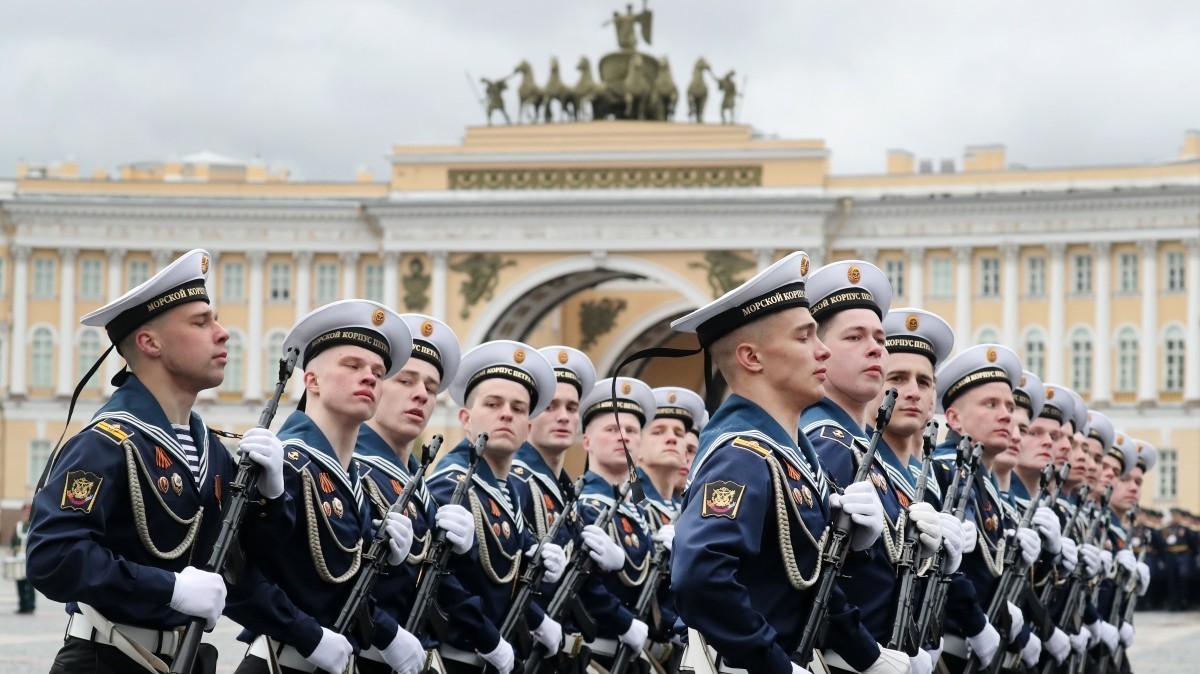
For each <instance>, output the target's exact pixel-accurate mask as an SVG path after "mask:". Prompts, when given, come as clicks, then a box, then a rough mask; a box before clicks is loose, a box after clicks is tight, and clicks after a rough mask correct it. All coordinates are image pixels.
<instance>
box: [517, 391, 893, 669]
mask: <svg viewBox="0 0 1200 674" xmlns="http://www.w3.org/2000/svg"><path fill="white" fill-rule="evenodd" d="M895 405H896V389H894V388H892V389H888V392H887V394H886V395H884V397H883V404H881V405H880V406H879V411H878V412H876V414H875V431H874V432H873V433H872V434H871V440H870V442H869V443H868V444H867V451H866V453H865V454H863V456H862V459H860V460H859V463H858V471H856V472H855V474H854V482H862V481H863V480H865V479H867V476H868V475H870V473H871V465H872V464H874V463H875V450H876V447H878V445H879V438H880V437H882V436H883V429H884V428H887V425H888V422H889V421H891V419H892V409H893V408H894V407H895ZM854 526H855V525H854V522H853V521H852V520H851V519H850V514H849V513H847V512H846V511H845V510H842V511H840V512H839V513H838V514H837V518H836V519H835V520H834V521H833V526H832V529H831V530H830V538H829V542H828V543H826V544H825V549H824V550H823V551H822V552H821V575H820V577H819V578H818V579H817V583H816V592H815V593H814V595H813V603H812V609H810V610H809V613H808V621H807V622H806V623H805V625H804V632H803V633H802V634H801V635H800V645H799V646H798V647H797V648H796V650H795V651H794V652H793V653H792V657H791V659H792V662H795V663H796V664H798V665H800V666H801V667H804V668H806V669H807V668H808V664H809V662H811V661H812V658H813V648H814V646H816V643H817V632H818V631H819V630H822V629H823V628H824V626H825V624H826V622H828V621H827V620H826V618H827V616H828V615H829V598H830V596H831V595H832V594H833V586H834V582H835V581H836V580H837V578H838V576H840V575H841V572H842V565H843V564H844V563H845V562H846V555H847V554H849V552H850V534H851V533H853V531H854ZM526 674H532V673H531V672H526Z"/></svg>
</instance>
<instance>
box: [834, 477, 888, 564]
mask: <svg viewBox="0 0 1200 674" xmlns="http://www.w3.org/2000/svg"><path fill="white" fill-rule="evenodd" d="M829 506H830V507H831V508H839V509H841V510H843V511H845V512H846V513H847V514H849V515H850V519H851V520H852V521H853V522H854V524H856V525H857V526H855V527H854V533H853V534H851V536H850V549H851V550H854V551H856V552H857V551H861V550H866V549H867V548H869V547H871V546H872V545H874V544H875V541H876V540H878V539H879V534H881V533H883V504H882V503H880V502H879V493H878V492H876V491H875V485H873V484H871V481H870V480H863V481H862V482H855V483H853V484H851V485H850V486H849V487H846V491H845V492H844V493H842V494H838V493H833V494H830V495H829Z"/></svg>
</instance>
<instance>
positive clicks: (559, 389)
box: [529, 382, 579, 454]
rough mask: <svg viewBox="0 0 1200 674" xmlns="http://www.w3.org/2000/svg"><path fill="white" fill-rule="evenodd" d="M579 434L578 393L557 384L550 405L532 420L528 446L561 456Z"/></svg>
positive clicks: (572, 387)
mask: <svg viewBox="0 0 1200 674" xmlns="http://www.w3.org/2000/svg"><path fill="white" fill-rule="evenodd" d="M578 432H579V391H577V390H576V389H575V387H574V386H572V385H570V384H566V383H563V382H559V383H558V386H556V387H555V389H554V399H553V400H551V401H550V405H549V406H547V407H546V409H545V410H543V411H542V413H541V414H539V415H537V417H536V418H534V420H533V422H532V425H531V427H530V431H529V444H531V445H533V446H534V447H536V448H538V449H539V450H541V451H543V452H551V453H554V454H561V453H563V452H565V451H567V449H568V448H569V447H570V446H571V445H573V444H575V435H576V434H577V433H578Z"/></svg>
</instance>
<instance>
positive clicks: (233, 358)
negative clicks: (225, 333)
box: [221, 332, 283, 393]
mask: <svg viewBox="0 0 1200 674" xmlns="http://www.w3.org/2000/svg"><path fill="white" fill-rule="evenodd" d="M280 348H281V349H282V348H283V347H280ZM225 351H226V353H227V354H228V355H227V356H226V358H225V381H224V383H223V384H222V385H221V387H222V388H223V389H225V390H226V391H232V392H234V393H241V392H242V389H243V388H244V384H243V382H242V367H243V366H244V361H245V355H244V350H243V348H242V336H241V335H240V334H239V333H236V332H231V333H230V334H229V339H228V340H227V341H226V342H225Z"/></svg>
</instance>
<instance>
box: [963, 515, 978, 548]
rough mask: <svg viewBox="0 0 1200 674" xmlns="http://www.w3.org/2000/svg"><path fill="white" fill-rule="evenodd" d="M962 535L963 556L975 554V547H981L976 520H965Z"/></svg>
mask: <svg viewBox="0 0 1200 674" xmlns="http://www.w3.org/2000/svg"><path fill="white" fill-rule="evenodd" d="M962 535H963V548H962V553H963V555H964V556H966V555H969V554H971V553H972V552H975V546H977V545H979V527H977V526H975V520H963V523H962Z"/></svg>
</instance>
